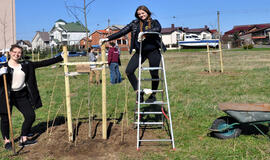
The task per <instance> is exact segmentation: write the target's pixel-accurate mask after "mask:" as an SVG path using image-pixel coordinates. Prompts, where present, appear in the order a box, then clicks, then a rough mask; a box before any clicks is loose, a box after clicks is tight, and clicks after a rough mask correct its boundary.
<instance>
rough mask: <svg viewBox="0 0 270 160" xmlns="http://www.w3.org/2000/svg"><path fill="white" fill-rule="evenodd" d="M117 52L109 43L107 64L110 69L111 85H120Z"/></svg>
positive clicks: (113, 45) (112, 43)
mask: <svg viewBox="0 0 270 160" xmlns="http://www.w3.org/2000/svg"><path fill="white" fill-rule="evenodd" d="M119 61H120V59H119V50H118V48H116V47H115V43H114V42H110V49H109V51H108V64H109V67H110V75H111V84H116V83H121V81H122V79H121V74H120V71H119Z"/></svg>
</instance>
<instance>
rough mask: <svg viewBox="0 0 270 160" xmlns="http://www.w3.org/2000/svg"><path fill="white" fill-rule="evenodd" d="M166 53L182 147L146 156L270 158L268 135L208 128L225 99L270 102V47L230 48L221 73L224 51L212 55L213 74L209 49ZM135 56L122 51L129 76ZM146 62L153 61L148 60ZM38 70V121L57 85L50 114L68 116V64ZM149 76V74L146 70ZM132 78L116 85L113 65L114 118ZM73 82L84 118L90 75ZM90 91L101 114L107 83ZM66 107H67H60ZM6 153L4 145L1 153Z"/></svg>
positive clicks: (18, 120) (16, 117)
mask: <svg viewBox="0 0 270 160" xmlns="http://www.w3.org/2000/svg"><path fill="white" fill-rule="evenodd" d="M164 57H165V64H166V73H167V81H168V87H169V96H170V102H171V112H172V121H173V129H174V136H175V144H176V151H172V150H171V145H168V146H164V148H165V150H166V149H167V151H166V152H165V153H164V152H153V153H149V152H148V153H145V159H183V160H184V159H194V160H201V159H213V160H214V159H215V160H216V159H252V160H253V159H270V149H269V143H270V141H269V139H268V138H267V137H264V136H263V135H260V134H248V135H240V137H238V138H235V139H228V140H220V139H216V138H213V137H210V136H209V133H210V131H209V130H208V128H210V127H211V124H212V122H213V121H214V120H215V119H216V118H218V117H220V116H224V115H226V114H225V113H224V112H222V111H220V110H219V109H218V104H219V103H223V102H235V103H259V102H263V103H270V99H269V97H270V85H269V84H270V76H269V69H270V52H269V51H267V50H266V51H265V50H262V51H257V50H254V51H252V50H248V51H243V50H242V51H224V52H223V61H224V62H223V63H224V73H218V72H215V71H219V70H220V66H219V55H218V54H214V55H211V61H212V70H213V71H214V73H212V74H209V73H207V72H206V70H208V65H207V54H206V52H178V53H176V52H168V53H165V54H164ZM129 58H130V55H128V54H122V55H121V59H122V66H121V68H120V69H121V73H122V74H123V75H124V70H125V67H126V64H127V62H128V60H129ZM71 61H87V58H86V57H81V58H73V59H71ZM145 65H148V62H146V63H145ZM57 66H58V65H57ZM70 70H71V71H72V70H73V71H74V70H75V68H74V67H70ZM36 73H37V80H38V86H39V90H40V94H41V97H42V101H43V107H42V108H40V109H38V110H37V111H36V114H37V116H36V117H37V119H36V122H35V124H34V125H36V124H38V123H41V122H46V121H47V116H48V110H49V106H50V102H51V95H52V92H53V88H54V87H55V89H54V93H53V95H54V96H53V98H52V102H51V108H50V117H49V119H50V120H53V119H54V117H55V115H56V112H58V116H66V110H65V108H64V106H63V104H64V96H65V85H64V76H63V67H61V68H58V67H57V68H51V67H46V68H41V69H38V70H37V71H36ZM144 76H149V74H148V73H146V74H144ZM56 78H57V79H56ZM55 79H56V80H55ZM126 81H127V79H125V80H124V81H123V82H122V83H121V84H117V85H111V84H110V83H109V70H107V116H108V117H111V118H113V117H114V111H115V107H117V114H118V116H119V115H120V113H121V112H122V111H123V108H124V104H125V98H124V97H125V82H126ZM54 83H56V85H54ZM70 83H71V93H72V99H71V104H72V115H73V118H76V117H77V115H78V111H79V107H80V105H81V103H82V108H81V111H80V118H84V117H88V109H89V108H88V107H87V96H88V88H87V83H88V76H87V75H81V76H77V77H71V78H70ZM127 86H129V87H128V95H129V97H128V109H129V116H130V117H129V120H130V122H132V121H133V116H132V115H133V110H134V101H135V97H136V96H135V93H134V92H133V91H132V88H131V86H130V84H129V83H128V85H127ZM145 86H146V87H147V85H145ZM90 90H91V92H90V95H91V102H90V104H91V109H90V110H91V111H92V110H93V109H94V112H95V114H97V116H98V117H101V106H102V101H101V86H91V88H90ZM60 106H62V107H61V108H60V110H59V111H58V109H59V107H60ZM12 117H13V125H14V134H15V137H18V136H19V134H20V128H21V124H22V122H23V117H22V115H21V114H20V113H19V112H18V111H17V109H15V108H14V111H13V115H12ZM134 132H135V130H134ZM135 145H136V144H134V147H135ZM0 146H3V141H1V142H0ZM6 155H7V153H6V152H5V151H4V149H3V148H1V149H0V157H1V156H6ZM15 159H20V157H17V158H15Z"/></svg>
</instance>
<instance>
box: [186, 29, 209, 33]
mask: <svg viewBox="0 0 270 160" xmlns="http://www.w3.org/2000/svg"><path fill="white" fill-rule="evenodd" d="M184 31H185V32H187V33H201V32H203V31H210V30H209V29H208V28H193V29H189V28H184Z"/></svg>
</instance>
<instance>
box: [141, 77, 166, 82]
mask: <svg viewBox="0 0 270 160" xmlns="http://www.w3.org/2000/svg"><path fill="white" fill-rule="evenodd" d="M141 80H142V81H163V79H160V78H157V79H152V78H142V79H141Z"/></svg>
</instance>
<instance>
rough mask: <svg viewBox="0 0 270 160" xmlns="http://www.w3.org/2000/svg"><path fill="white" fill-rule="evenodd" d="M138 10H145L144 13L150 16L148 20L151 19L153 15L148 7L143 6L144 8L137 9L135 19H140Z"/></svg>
mask: <svg viewBox="0 0 270 160" xmlns="http://www.w3.org/2000/svg"><path fill="white" fill-rule="evenodd" d="M138 10H143V11H145V12H146V13H147V14H148V19H149V18H150V17H151V15H152V13H151V12H150V10H149V9H148V8H147V7H146V6H144V5H142V6H139V7H138V8H137V9H136V12H135V17H136V18H138V19H140V18H139V16H138V14H137V12H138Z"/></svg>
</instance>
